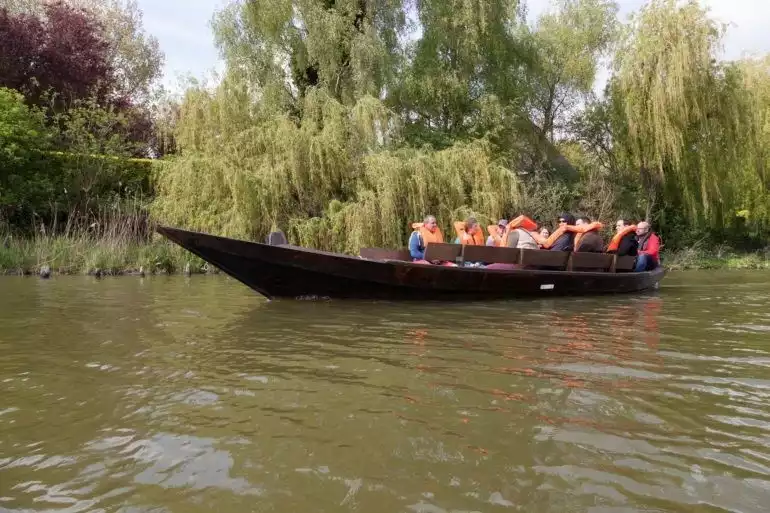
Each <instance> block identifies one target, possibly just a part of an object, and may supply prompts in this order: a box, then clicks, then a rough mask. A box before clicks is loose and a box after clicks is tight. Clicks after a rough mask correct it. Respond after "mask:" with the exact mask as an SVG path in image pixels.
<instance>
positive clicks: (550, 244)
mask: <svg viewBox="0 0 770 513" xmlns="http://www.w3.org/2000/svg"><path fill="white" fill-rule="evenodd" d="M570 227H571V228H572V229H573V230H570ZM574 228H575V217H574V216H573V215H572V214H568V213H564V214H562V215H560V216H559V225H558V227H557V228H556V230H554V232H553V233H552V234H551V235H549V236H548V237H547V238H545V237H542V236H541V235H540V234H539V233H536V232H532V235H533V237H534V238H535V240H536V241H537V243H538V244H539V245H540V248H541V249H547V250H550V251H572V250H573V249H574V247H575V230H574Z"/></svg>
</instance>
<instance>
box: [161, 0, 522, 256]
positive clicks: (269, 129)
mask: <svg viewBox="0 0 770 513" xmlns="http://www.w3.org/2000/svg"><path fill="white" fill-rule="evenodd" d="M405 20H406V8H405V6H404V5H402V4H401V2H400V1H398V0H356V1H353V0H338V1H334V0H269V1H268V0H250V1H240V2H233V3H231V4H230V5H229V6H228V7H226V8H225V9H224V10H223V11H222V12H220V13H219V14H218V16H217V18H216V20H215V32H216V34H217V41H218V44H219V47H220V49H221V51H222V54H223V55H224V57H225V59H226V63H227V71H226V73H225V76H224V78H223V80H222V82H221V83H220V84H219V85H218V86H217V87H215V88H213V89H207V88H205V87H202V86H197V87H191V88H190V89H189V90H188V91H187V93H186V95H185V99H184V101H183V103H182V108H181V111H180V115H179V121H178V126H177V130H176V132H177V134H176V135H177V143H178V145H179V147H180V150H181V151H180V153H179V155H178V156H177V157H176V158H174V159H173V160H171V161H169V162H168V163H167V164H166V165H165V166H164V167H163V169H162V171H161V172H160V173H159V175H158V177H157V185H156V188H157V193H158V194H157V199H156V201H155V202H154V205H153V213H154V214H155V215H156V216H157V217H159V218H160V219H162V220H163V221H165V222H168V223H173V224H176V225H182V226H188V227H191V228H195V229H200V230H205V231H209V232H214V233H221V234H224V235H229V236H236V237H246V238H260V237H262V236H264V235H265V234H266V233H267V232H268V231H270V230H271V229H274V228H276V227H279V228H282V229H284V230H287V231H288V235H289V238H290V240H292V242H295V243H299V244H302V245H306V246H311V247H316V248H320V249H329V250H336V251H347V252H356V251H357V250H358V248H359V247H361V246H367V245H379V246H390V247H396V246H400V245H403V244H404V243H405V241H406V236H407V234H408V232H409V228H408V226H409V223H411V222H413V221H415V220H420V219H422V217H423V215H425V214H427V213H432V214H435V215H437V216H438V217H439V218H440V221H441V223H442V224H443V225H444V228H445V229H447V230H448V229H450V226H451V222H452V221H453V220H455V219H456V218H458V217H460V216H463V215H466V214H468V213H471V212H472V213H474V214H476V215H478V216H479V217H480V218H482V219H485V218H489V219H491V218H496V217H498V216H501V215H503V214H506V215H507V214H509V213H510V212H512V210H513V208H514V206H515V204H516V202H517V200H518V191H519V188H518V182H517V179H516V174H515V173H513V172H512V171H511V170H510V169H508V168H507V167H506V166H505V165H504V162H503V161H502V160H501V158H500V157H499V155H497V153H496V152H495V151H494V147H493V145H492V144H491V143H490V142H489V140H487V139H486V138H483V137H480V138H475V139H473V140H467V141H465V142H462V141H460V142H456V143H455V144H452V145H448V146H446V147H445V148H444V149H440V150H436V149H432V148H429V147H425V148H414V147H409V146H408V145H406V144H405V139H404V137H403V125H404V123H403V121H404V118H403V113H402V112H396V111H395V110H394V109H392V108H391V107H390V106H389V105H388V102H387V101H383V99H385V100H387V98H388V93H389V91H390V90H392V89H394V87H395V86H394V84H395V83H396V78H395V73H396V71H398V70H403V69H404V66H406V64H405V62H406V61H405V59H406V58H407V57H406V55H405V53H404V52H403V48H401V47H400V46H399V44H400V43H399V38H400V37H402V36H403V31H404V30H405V26H406V21H405Z"/></svg>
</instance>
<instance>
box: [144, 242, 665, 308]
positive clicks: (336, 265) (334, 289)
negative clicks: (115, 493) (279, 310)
mask: <svg viewBox="0 0 770 513" xmlns="http://www.w3.org/2000/svg"><path fill="white" fill-rule="evenodd" d="M157 231H158V232H159V233H160V234H162V235H163V236H165V237H166V238H168V239H169V240H171V241H173V242H175V243H176V244H178V245H180V246H182V247H183V248H185V249H187V250H188V251H190V252H192V253H194V254H196V255H198V256H199V257H200V258H202V259H203V260H205V261H207V262H209V263H211V264H213V265H215V266H216V267H218V268H220V269H221V270H222V271H223V272H225V273H227V274H229V275H230V276H232V277H233V278H235V279H237V280H239V281H240V282H242V283H244V284H245V285H247V286H248V287H251V288H252V289H253V290H255V291H257V292H259V293H260V294H262V295H264V296H267V297H268V298H278V297H283V298H298V299H302V298H362V299H440V300H458V299H487V298H489V299H493V298H511V297H532V296H556V295H559V296H564V295H586V294H608V293H628V292H638V291H642V290H647V289H652V288H655V287H657V285H658V283H659V281H660V280H661V279H662V278H663V276H664V274H665V271H664V270H663V269H662V268H659V269H656V270H654V271H650V272H643V273H634V272H606V271H604V272H592V271H590V270H589V271H552V270H541V269H532V268H525V269H514V270H508V269H485V268H468V267H449V266H441V265H426V264H418V263H412V262H408V261H399V260H377V259H370V258H361V257H352V256H348V255H341V254H338V253H329V252H325V251H318V250H312V249H307V248H301V247H297V246H291V245H277V246H272V245H267V244H261V243H257V242H248V241H242V240H237V239H229V238H226V237H218V236H215V235H209V234H205V233H199V232H191V231H187V230H181V229H177V228H170V227H158V228H157ZM556 253H557V252H549V251H534V250H523V251H522V252H521V262H523V263H526V264H527V265H528V266H529V267H531V266H534V265H549V264H551V265H552V264H555V263H558V262H557V261H556V260H559V262H561V261H562V260H563V261H564V263H565V264H566V262H567V259H568V258H569V254H567V253H563V254H556ZM370 254H371V253H370ZM538 254H540V256H542V259H540V260H538V259H537V257H538ZM504 258H507V259H509V258H510V255H506V256H505V257H504ZM562 268H563V267H562Z"/></svg>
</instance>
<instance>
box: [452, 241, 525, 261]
mask: <svg viewBox="0 0 770 513" xmlns="http://www.w3.org/2000/svg"><path fill="white" fill-rule="evenodd" d="M520 258H521V250H519V249H516V248H498V247H494V246H470V245H468V246H463V260H464V261H466V262H484V263H485V264H518V263H519V259H520Z"/></svg>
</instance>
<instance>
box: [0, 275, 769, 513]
mask: <svg viewBox="0 0 770 513" xmlns="http://www.w3.org/2000/svg"><path fill="white" fill-rule="evenodd" d="M747 277H748V278H749V279H748V280H747V283H746V284H742V283H741V279H737V278H736V275H735V274H726V275H722V276H721V278H720V276H719V275H715V274H714V273H711V274H708V275H698V274H691V275H680V276H679V277H677V276H671V277H670V279H669V278H667V283H666V286H665V287H663V289H662V290H661V292H660V293H659V294H647V295H638V296H616V297H606V298H572V299H560V300H536V301H508V302H493V303H484V302H478V303H469V304H463V305H447V304H440V303H425V304H409V305H406V306H404V305H400V304H394V303H387V302H370V303H360V302H358V303H355V302H318V303H313V302H272V303H267V302H264V301H262V300H260V299H258V298H255V297H254V296H253V295H252V294H251V293H250V292H249V291H248V290H245V289H244V288H243V287H241V286H239V285H238V284H236V283H234V282H232V281H231V280H226V279H221V278H213V279H209V278H200V279H193V280H181V279H157V278H156V279H147V280H143V281H140V280H132V279H114V280H102V281H100V282H96V281H91V280H86V279H80V278H72V279H64V278H61V279H58V278H57V279H56V280H52V281H50V282H42V281H39V280H23V279H8V280H6V281H3V282H2V284H1V286H2V287H3V289H4V291H7V292H6V294H3V295H1V296H2V297H0V322H2V325H3V326H4V328H3V330H2V331H0V351H2V354H3V355H4V358H3V359H2V360H0V382H2V383H3V387H4V391H5V394H4V402H3V403H0V432H2V434H3V436H2V437H0V509H3V508H4V509H5V510H8V511H30V510H31V511H37V510H61V511H93V510H103V511H126V512H128V511H132V512H133V511H211V510H214V509H215V510H222V511H253V510H258V511H319V510H320V511H347V510H361V511H367V512H375V513H376V512H391V511H422V512H443V511H446V512H449V511H491V510H497V509H500V508H510V509H519V510H523V511H554V512H565V511H597V512H601V511H606V512H610V511H651V510H652V511H675V510H676V511H678V510H687V511H691V510H693V508H696V507H697V508H698V511H701V510H702V511H709V510H714V511H718V510H729V511H744V512H745V511H764V510H765V509H766V508H765V506H764V505H765V504H767V503H769V502H768V501H770V490H768V486H770V481H768V475H770V451H768V450H767V447H768V442H769V441H770V408H769V407H768V406H767V405H768V404H770V403H769V402H768V398H769V397H768V394H770V372H769V371H768V366H770V353H768V352H767V351H766V349H765V344H764V343H762V341H763V340H764V338H765V337H766V333H767V331H768V329H770V316H769V315H768V314H767V312H766V311H765V310H766V309H765V307H764V305H765V304H766V303H767V301H768V300H769V299H770V279H765V280H764V281H762V280H760V279H758V278H757V275H747ZM720 280H721V281H720ZM728 284H729V286H727V285H728Z"/></svg>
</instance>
